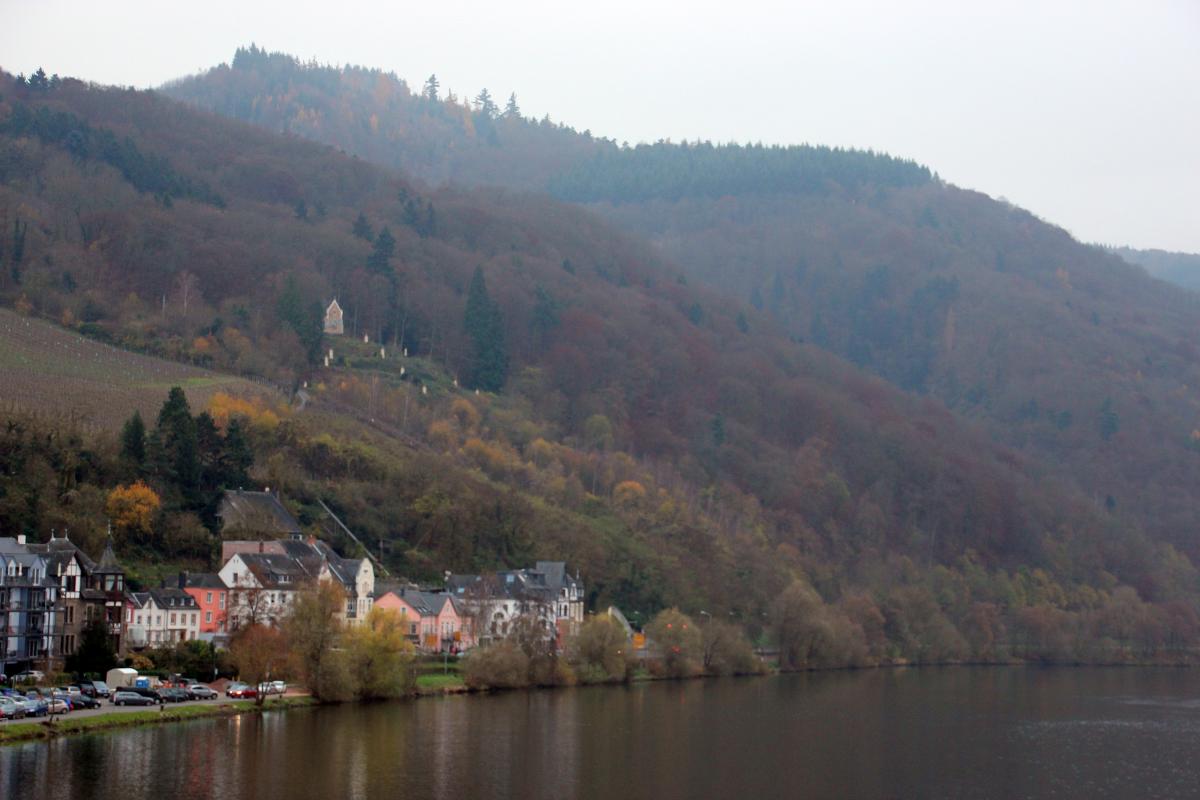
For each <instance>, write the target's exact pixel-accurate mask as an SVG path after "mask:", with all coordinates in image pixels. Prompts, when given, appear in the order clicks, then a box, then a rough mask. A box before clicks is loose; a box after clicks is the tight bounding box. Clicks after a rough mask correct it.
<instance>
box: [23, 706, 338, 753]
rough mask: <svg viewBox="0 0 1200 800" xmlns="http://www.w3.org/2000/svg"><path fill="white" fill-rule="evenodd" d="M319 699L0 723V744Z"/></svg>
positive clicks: (274, 708) (232, 713)
mask: <svg viewBox="0 0 1200 800" xmlns="http://www.w3.org/2000/svg"><path fill="white" fill-rule="evenodd" d="M319 702H320V701H318V700H316V699H314V698H312V697H309V696H307V695H305V696H299V697H276V698H271V699H269V700H267V701H266V702H265V703H264V704H263V705H261V706H258V705H255V703H254V701H253V700H237V701H233V702H222V703H218V704H216V705H205V706H181V707H179V708H169V707H166V706H162V707H160V708H159V709H158V710H154V711H126V712H114V713H111V714H97V715H95V716H90V717H78V718H75V719H72V718H70V717H65V716H63V717H52V718H50V719H47V720H45V721H41V722H23V723H16V724H10V725H3V726H0V744H9V743H12V742H25V741H30V740H32V739H53V738H56V737H59V736H69V735H72V734H77V733H92V732H95V731H105V730H113V729H116V728H137V727H143V726H145V725H159V724H162V723H165V722H183V721H185V720H192V719H211V718H213V717H232V716H235V715H237V714H256V713H259V712H262V711H279V710H284V709H289V708H300V707H304V706H315V705H318V704H319Z"/></svg>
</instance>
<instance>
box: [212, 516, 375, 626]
mask: <svg viewBox="0 0 1200 800" xmlns="http://www.w3.org/2000/svg"><path fill="white" fill-rule="evenodd" d="M221 549H222V554H223V555H226V556H227V557H228V558H227V560H226V561H225V564H224V565H223V566H222V567H221V570H220V571H219V572H218V573H217V574H218V576H219V577H220V579H221V582H222V583H223V584H225V586H226V587H227V589H228V591H229V595H228V597H229V599H228V603H229V612H228V617H227V619H228V625H229V626H230V627H231V628H232V626H234V625H235V624H244V623H246V622H250V621H261V622H264V623H267V624H274V623H275V622H277V621H279V620H280V619H282V618H283V617H284V616H285V615H286V613H287V611H288V609H290V608H291V604H293V603H294V602H295V597H296V592H299V591H302V590H303V589H304V588H305V587H306V585H308V584H310V583H311V582H315V581H325V580H332V581H336V582H337V583H338V584H339V585H340V586H341V587H342V591H343V592H345V595H346V606H345V609H344V610H343V611H342V613H341V614H340V615H339V616H340V617H341V619H342V621H344V622H345V623H347V624H349V625H357V624H358V623H360V622H361V621H362V620H364V619H366V616H367V613H368V612H370V610H371V606H372V604H373V602H374V592H375V569H374V567H373V566H372V565H371V562H370V560H369V559H366V558H343V557H341V556H340V555H338V554H337V552H335V551H334V549H333V548H332V547H330V546H329V545H328V544H326V543H325V542H322V541H319V540H318V539H315V538H313V537H308V538H307V539H304V538H302V537H300V536H299V535H295V536H289V537H288V538H286V539H272V540H261V541H230V542H224V543H223V544H222V548H221Z"/></svg>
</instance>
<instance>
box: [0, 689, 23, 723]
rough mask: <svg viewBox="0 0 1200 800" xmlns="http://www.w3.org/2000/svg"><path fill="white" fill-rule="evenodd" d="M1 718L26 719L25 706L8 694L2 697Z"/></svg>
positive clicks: (0, 698)
mask: <svg viewBox="0 0 1200 800" xmlns="http://www.w3.org/2000/svg"><path fill="white" fill-rule="evenodd" d="M0 719H25V706H24V705H23V704H20V705H19V704H18V703H17V701H16V700H14V699H12V698H11V697H9V696H7V695H5V696H4V697H0Z"/></svg>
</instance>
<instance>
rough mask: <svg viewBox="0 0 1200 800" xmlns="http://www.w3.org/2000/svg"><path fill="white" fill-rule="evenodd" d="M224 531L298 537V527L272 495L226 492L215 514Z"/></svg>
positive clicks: (277, 498) (289, 513) (238, 491)
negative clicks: (294, 535) (219, 519)
mask: <svg viewBox="0 0 1200 800" xmlns="http://www.w3.org/2000/svg"><path fill="white" fill-rule="evenodd" d="M217 516H218V517H220V518H221V527H222V528H223V529H226V530H240V531H253V532H256V533H269V534H298V533H300V532H301V531H300V523H299V522H297V521H296V518H295V517H293V516H292V515H291V512H289V511H288V510H287V509H286V508H284V506H283V503H281V502H280V501H279V497H278V496H276V495H274V494H272V493H271V492H246V491H243V490H241V489H238V490H237V491H235V492H226V493H225V496H224V497H222V498H221V507H220V508H219V509H218V510H217Z"/></svg>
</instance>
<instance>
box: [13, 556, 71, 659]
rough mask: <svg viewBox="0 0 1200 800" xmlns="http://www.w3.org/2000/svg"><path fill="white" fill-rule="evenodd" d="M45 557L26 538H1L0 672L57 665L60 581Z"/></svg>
mask: <svg viewBox="0 0 1200 800" xmlns="http://www.w3.org/2000/svg"><path fill="white" fill-rule="evenodd" d="M49 566H50V562H49V560H48V559H47V558H46V556H45V555H43V554H40V553H35V552H31V551H30V549H29V547H27V546H26V544H25V537H24V535H19V536H17V537H16V538H8V537H0V619H3V620H5V622H6V624H5V625H3V626H0V671H2V672H3V673H4V674H11V673H15V672H19V671H21V670H26V669H32V668H41V669H45V670H49V669H51V668H52V667H53V666H55V665H54V664H53V663H52V659H53V658H54V656H55V641H56V638H57V630H58V626H59V624H60V623H59V620H58V618H57V612H58V591H59V589H58V587H59V582H58V580H57V579H56V578H55V577H54V576H53V575H51V574H49V571H48V570H49Z"/></svg>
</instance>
